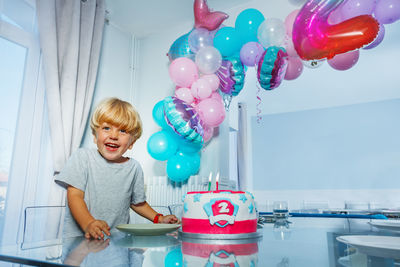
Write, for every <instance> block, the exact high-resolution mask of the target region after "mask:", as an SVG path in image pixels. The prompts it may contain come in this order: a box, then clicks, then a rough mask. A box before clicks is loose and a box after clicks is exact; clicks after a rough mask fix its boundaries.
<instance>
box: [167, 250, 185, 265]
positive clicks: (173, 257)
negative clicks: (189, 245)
mask: <svg viewBox="0 0 400 267" xmlns="http://www.w3.org/2000/svg"><path fill="white" fill-rule="evenodd" d="M164 266H165V267H182V266H183V255H182V251H181V249H180V248H176V249H174V250H171V251H170V252H168V254H167V255H166V256H165V259H164Z"/></svg>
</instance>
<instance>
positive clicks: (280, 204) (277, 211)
mask: <svg viewBox="0 0 400 267" xmlns="http://www.w3.org/2000/svg"><path fill="white" fill-rule="evenodd" d="M272 213H273V214H274V218H275V220H280V219H287V218H288V217H289V208H288V203H287V201H274V204H273V210H272Z"/></svg>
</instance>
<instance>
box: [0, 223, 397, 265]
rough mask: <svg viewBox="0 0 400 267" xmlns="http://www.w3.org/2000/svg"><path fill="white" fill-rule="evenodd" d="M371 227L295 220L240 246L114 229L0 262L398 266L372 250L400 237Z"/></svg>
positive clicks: (14, 253)
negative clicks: (108, 233) (107, 234)
mask: <svg viewBox="0 0 400 267" xmlns="http://www.w3.org/2000/svg"><path fill="white" fill-rule="evenodd" d="M379 221H383V220H379ZM371 222H373V221H371V220H366V219H343V218H309V217H307V218H301V217H291V218H289V222H286V221H280V222H275V223H265V224H264V225H263V227H262V228H260V229H259V230H258V232H259V233H260V235H258V236H257V237H253V238H248V239H246V238H242V239H240V240H218V239H204V238H196V236H192V237H191V236H187V235H186V236H184V235H182V234H180V232H179V231H175V232H172V233H168V234H162V235H157V236H136V235H130V234H127V233H123V232H120V231H118V230H116V229H112V235H111V237H110V238H108V239H107V240H86V239H85V238H83V237H77V238H70V239H66V240H63V241H61V240H60V243H59V244H56V245H52V246H46V247H38V248H30V249H21V247H20V246H14V247H0V260H2V261H8V262H14V263H22V264H30V265H36V266H40V264H43V263H46V264H47V265H49V266H51V265H53V266H59V265H69V266H157V267H159V266H188V267H189V266H240V267H243V266H263V267H264V266H277V267H288V266H297V267H298V266H300V267H302V266H304V267H305V266H307V267H309V266H345V267H350V266H377V267H378V266H379V267H380V266H385V267H386V266H398V265H399V264H400V261H399V260H396V258H397V259H400V249H398V245H397V244H395V245H394V246H395V247H394V248H393V247H392V248H391V249H385V248H383V250H382V248H376V247H373V246H374V245H382V244H379V242H377V241H379V240H383V241H384V240H386V239H387V238H386V239H385V237H395V239H394V240H395V242H396V240H397V238H398V239H400V232H399V231H391V230H387V229H384V228H379V227H375V226H374V223H371ZM353 236H357V237H359V238H356V240H357V241H359V240H360V239H361V237H371V236H377V237H373V240H374V242H375V243H373V244H372V245H371V244H370V243H368V244H367V243H366V245H364V246H360V245H359V244H357V243H354V244H351V240H352V239H351V238H347V239H346V238H344V237H353ZM379 236H382V238H379ZM338 239H339V240H341V241H338ZM353 239H354V237H353ZM392 239H393V238H391V240H392ZM343 240H349V242H350V243H346V242H343ZM381 243H382V242H381ZM2 264H3V262H0V265H1V266H3V265H2ZM5 264H6V263H5ZM5 266H7V265H5Z"/></svg>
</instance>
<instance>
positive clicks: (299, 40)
mask: <svg viewBox="0 0 400 267" xmlns="http://www.w3.org/2000/svg"><path fill="white" fill-rule="evenodd" d="M344 1H345V0H309V1H307V3H306V4H305V5H304V6H303V8H302V9H301V10H300V12H299V14H298V15H297V17H296V19H295V22H294V25H293V37H292V38H293V44H294V47H295V49H296V51H297V53H298V54H299V56H300V57H301V58H302V59H303V60H312V59H323V58H328V59H330V58H333V57H334V56H335V55H336V54H341V53H345V52H348V51H352V50H355V49H358V48H361V47H363V46H364V45H367V44H369V43H371V42H372V41H373V40H374V39H375V37H376V36H377V34H378V31H379V23H378V21H376V20H375V19H374V18H373V17H372V16H370V15H361V16H357V17H354V18H351V19H348V20H345V21H343V22H341V23H339V24H334V25H331V24H329V23H328V17H329V15H330V14H331V13H332V11H334V10H335V9H336V8H337V7H338V6H339V5H340V4H342V3H343V2H344Z"/></svg>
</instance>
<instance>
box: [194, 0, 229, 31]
mask: <svg viewBox="0 0 400 267" xmlns="http://www.w3.org/2000/svg"><path fill="white" fill-rule="evenodd" d="M193 9H194V22H195V23H194V26H195V27H196V28H206V29H207V30H209V31H213V30H215V29H217V28H218V27H219V26H220V25H221V24H222V22H223V21H224V20H226V19H227V18H228V15H227V14H225V13H224V12H220V11H213V12H212V11H210V9H209V8H208V6H207V1H206V0H195V1H194V5H193Z"/></svg>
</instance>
